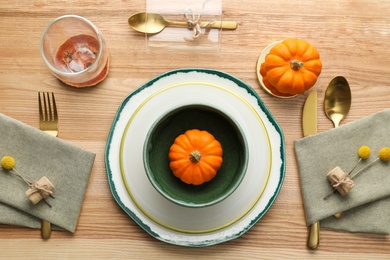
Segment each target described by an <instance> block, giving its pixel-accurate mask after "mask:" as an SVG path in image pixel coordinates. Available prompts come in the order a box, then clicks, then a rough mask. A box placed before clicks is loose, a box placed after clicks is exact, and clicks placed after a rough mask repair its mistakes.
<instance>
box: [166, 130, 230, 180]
mask: <svg viewBox="0 0 390 260" xmlns="http://www.w3.org/2000/svg"><path fill="white" fill-rule="evenodd" d="M222 154H223V150H222V146H221V144H220V143H219V142H218V141H217V140H216V139H215V138H214V136H213V135H212V134H210V133H209V132H207V131H204V130H199V129H192V130H187V131H186V132H185V133H184V134H181V135H179V136H178V137H176V139H175V141H174V143H173V144H172V145H171V147H170V149H169V154H168V157H169V160H170V163H169V166H170V168H171V170H172V172H173V174H174V175H175V176H176V177H178V178H180V179H181V180H182V181H183V182H185V183H187V184H193V185H200V184H203V183H205V182H208V181H210V180H211V179H213V178H214V177H215V175H216V174H217V171H218V170H219V169H220V168H221V165H222V161H223V159H222Z"/></svg>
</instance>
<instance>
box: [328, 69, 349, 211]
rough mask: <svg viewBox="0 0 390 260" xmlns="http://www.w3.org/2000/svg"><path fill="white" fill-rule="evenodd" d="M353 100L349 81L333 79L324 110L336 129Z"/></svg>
mask: <svg viewBox="0 0 390 260" xmlns="http://www.w3.org/2000/svg"><path fill="white" fill-rule="evenodd" d="M351 100H352V98H351V89H350V87H349V84H348V81H347V80H346V79H345V78H344V77H342V76H337V77H335V78H334V79H332V80H331V81H330V83H329V85H328V87H327V89H326V91H325V98H324V110H325V114H326V116H327V117H328V118H329V119H330V120H331V121H332V122H333V124H334V127H338V126H339V124H340V122H341V120H343V119H344V118H345V117H346V116H347V114H348V113H349V109H350V108H351ZM342 215H343V213H342V212H338V213H336V214H334V216H335V217H336V218H341V217H342Z"/></svg>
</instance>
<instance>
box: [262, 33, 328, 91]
mask: <svg viewBox="0 0 390 260" xmlns="http://www.w3.org/2000/svg"><path fill="white" fill-rule="evenodd" d="M321 70H322V62H321V60H320V54H319V52H318V51H317V49H316V48H315V47H314V46H312V45H310V44H309V43H308V42H306V41H305V40H301V39H286V40H284V41H283V42H281V43H278V44H276V45H275V46H274V47H273V48H271V50H270V52H269V53H268V54H267V55H266V57H265V61H264V65H263V71H260V72H261V75H262V76H263V78H264V77H266V80H267V81H268V82H269V84H271V85H272V86H273V87H274V88H275V89H276V90H277V91H279V92H281V93H288V94H293V95H295V94H301V93H303V92H304V91H306V90H308V89H310V88H311V87H313V86H314V84H315V83H316V82H317V78H318V76H319V75H320V73H321Z"/></svg>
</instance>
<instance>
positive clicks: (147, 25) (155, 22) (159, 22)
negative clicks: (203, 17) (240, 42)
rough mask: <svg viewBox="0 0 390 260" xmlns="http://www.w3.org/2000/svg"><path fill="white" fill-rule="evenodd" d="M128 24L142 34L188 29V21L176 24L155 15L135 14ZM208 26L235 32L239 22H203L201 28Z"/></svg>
mask: <svg viewBox="0 0 390 260" xmlns="http://www.w3.org/2000/svg"><path fill="white" fill-rule="evenodd" d="M128 23H129V25H130V27H131V28H132V29H133V30H136V31H137V32H142V33H159V32H161V31H162V30H164V28H165V27H167V26H176V27H188V23H187V22H186V21H182V22H175V21H167V20H165V18H164V17H163V16H162V15H160V14H155V13H145V12H142V13H136V14H133V15H132V16H131V17H130V18H129V20H128ZM205 25H207V28H216V29H230V30H234V29H236V28H237V22H233V21H223V22H221V21H215V22H213V23H210V22H201V23H200V26H205Z"/></svg>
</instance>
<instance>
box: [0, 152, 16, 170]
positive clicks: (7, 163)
mask: <svg viewBox="0 0 390 260" xmlns="http://www.w3.org/2000/svg"><path fill="white" fill-rule="evenodd" d="M1 167H3V168H4V169H5V170H8V171H9V170H11V169H12V168H14V167H15V159H14V158H13V157H11V156H4V157H3V158H2V159H1Z"/></svg>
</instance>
